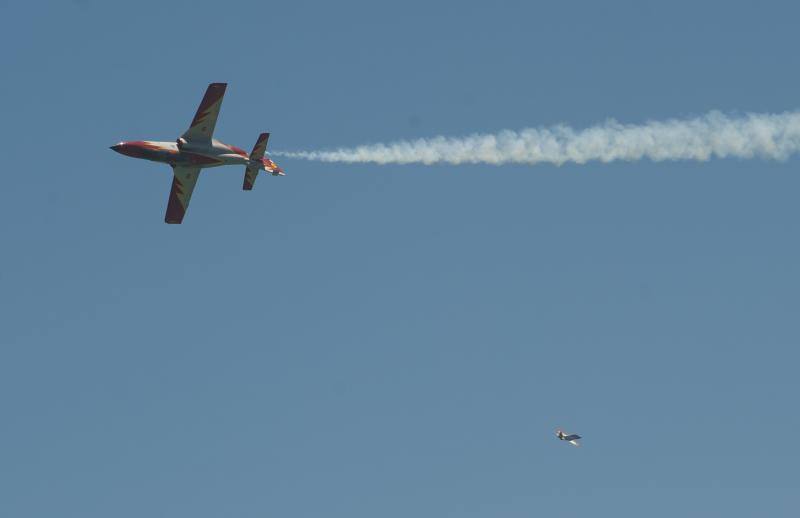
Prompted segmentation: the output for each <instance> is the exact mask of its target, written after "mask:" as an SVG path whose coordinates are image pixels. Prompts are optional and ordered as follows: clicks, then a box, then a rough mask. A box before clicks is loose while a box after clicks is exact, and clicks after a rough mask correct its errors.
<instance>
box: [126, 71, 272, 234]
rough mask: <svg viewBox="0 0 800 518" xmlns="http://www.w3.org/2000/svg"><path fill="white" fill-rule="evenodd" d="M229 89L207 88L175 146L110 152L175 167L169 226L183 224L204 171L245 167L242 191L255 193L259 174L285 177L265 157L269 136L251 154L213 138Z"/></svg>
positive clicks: (144, 145) (139, 143)
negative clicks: (190, 201)
mask: <svg viewBox="0 0 800 518" xmlns="http://www.w3.org/2000/svg"><path fill="white" fill-rule="evenodd" d="M227 86H228V84H227V83H211V84H210V85H208V88H207V89H206V94H205V95H204V96H203V100H202V101H201V102H200V106H199V107H198V108H197V113H196V114H195V116H194V119H192V123H191V124H190V125H189V129H188V130H186V132H184V134H183V135H181V136H180V137H179V138H178V139H177V140H176V141H175V142H155V141H150V140H134V141H129V142H120V143H119V144H116V145H113V146H111V149H113V150H114V151H116V152H117V153H121V154H123V155H127V156H130V157H133V158H144V159H145V160H152V161H154V162H163V163H167V164H169V165H170V166H172V172H173V177H172V189H171V190H170V193H169V201H168V202H167V212H166V215H165V216H164V222H166V223H171V224H180V223H181V222H182V221H183V217H184V215H185V214H186V209H188V208H189V200H191V198H192V191H193V190H194V186H195V184H196V183H197V178H198V177H199V176H200V171H201V170H202V169H203V168H206V167H217V166H221V165H243V166H244V167H245V170H244V183H243V185H242V189H243V190H245V191H250V190H252V189H253V184H254V183H255V181H256V177H257V176H258V172H259V171H266V172H267V173H270V174H272V176H286V175H285V173H284V172H283V169H281V168H280V167H278V164H276V163H275V162H273V161H272V160H271V159H270V158H268V157H265V156H264V153H265V152H266V150H267V141H268V140H269V133H262V134H261V135H259V136H258V140H257V141H256V144H255V146H253V150H252V151H251V152H250V153H249V154H248V153H247V152H246V151H245V150H244V149H242V148H238V147H236V146H230V145H228V144H223V143H222V142H220V141H219V140H216V139H214V138H212V136H213V135H214V126H216V124H217V116H218V115H219V109H220V106H221V105H222V97H223V96H224V95H225V89H226V88H227Z"/></svg>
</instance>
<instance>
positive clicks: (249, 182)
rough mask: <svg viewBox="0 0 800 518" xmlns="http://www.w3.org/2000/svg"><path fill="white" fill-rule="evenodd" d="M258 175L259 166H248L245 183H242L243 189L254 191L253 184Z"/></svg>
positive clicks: (245, 172)
mask: <svg viewBox="0 0 800 518" xmlns="http://www.w3.org/2000/svg"><path fill="white" fill-rule="evenodd" d="M257 176H258V168H257V167H248V168H247V169H245V170H244V185H242V189H243V190H245V191H252V190H253V185H254V184H255V183H256V177H257Z"/></svg>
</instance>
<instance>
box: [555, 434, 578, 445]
mask: <svg viewBox="0 0 800 518" xmlns="http://www.w3.org/2000/svg"><path fill="white" fill-rule="evenodd" d="M556 437H558V438H559V439H560V440H562V441H567V442H568V443H570V444H571V445H573V446H580V445H581V443H579V442H578V439H580V438H581V436H580V435H578V434H576V433H571V434H565V433H564V432H562V431H561V430H556Z"/></svg>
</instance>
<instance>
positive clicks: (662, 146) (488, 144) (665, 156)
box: [273, 111, 800, 165]
mask: <svg viewBox="0 0 800 518" xmlns="http://www.w3.org/2000/svg"><path fill="white" fill-rule="evenodd" d="M798 150H800V112H786V113H780V114H758V113H752V114H746V115H739V116H730V115H725V114H723V113H720V112H716V111H714V112H710V113H708V114H706V115H703V116H700V117H696V118H691V119H669V120H665V121H650V122H646V123H644V124H640V125H634V124H621V123H619V122H617V121H615V120H609V121H607V122H605V123H604V124H600V125H597V126H592V127H589V128H585V129H580V130H575V129H573V128H570V127H569V126H564V125H558V126H552V127H547V128H529V129H523V130H520V131H509V130H505V131H500V132H499V133H489V134H473V135H469V136H466V137H444V136H438V137H432V138H421V139H416V140H402V141H397V142H392V143H388V144H367V145H361V146H356V147H351V148H340V149H333V150H327V151H326V150H322V151H297V152H276V153H273V155H282V156H285V157H291V158H299V159H305V160H317V161H323V162H346V163H373V164H441V163H445V164H492V165H500V164H510V163H514V164H530V165H535V164H540V163H549V164H556V165H561V164H565V163H568V162H573V163H576V164H584V163H586V162H589V161H600V162H613V161H615V160H626V161H634V160H641V159H644V158H647V159H650V160H654V161H661V160H700V161H705V160H709V159H710V158H712V157H716V158H753V157H759V158H763V159H771V160H785V159H786V158H788V157H789V156H790V155H792V154H794V153H796V152H798Z"/></svg>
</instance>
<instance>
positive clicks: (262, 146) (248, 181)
mask: <svg viewBox="0 0 800 518" xmlns="http://www.w3.org/2000/svg"><path fill="white" fill-rule="evenodd" d="M267 141H269V133H262V134H261V135H259V136H258V140H256V145H255V146H253V151H251V152H250V162H251V163H252V162H258V163H261V160H262V159H263V158H264V153H265V152H266V151H267ZM259 169H260V167H259V166H258V165H248V166H247V167H246V168H245V170H244V183H243V184H242V189H243V190H245V191H252V190H253V185H254V184H255V183H256V177H257V176H258V171H259Z"/></svg>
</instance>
